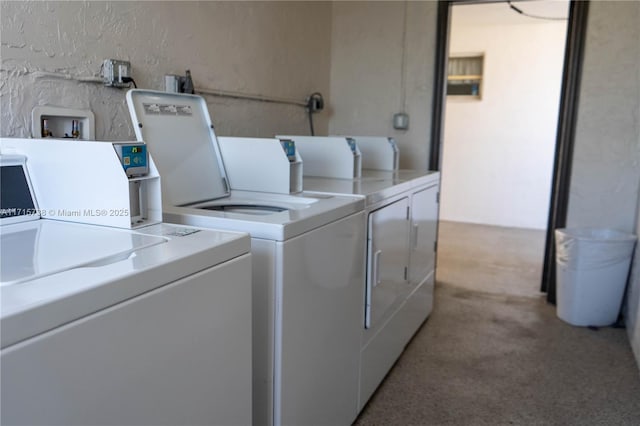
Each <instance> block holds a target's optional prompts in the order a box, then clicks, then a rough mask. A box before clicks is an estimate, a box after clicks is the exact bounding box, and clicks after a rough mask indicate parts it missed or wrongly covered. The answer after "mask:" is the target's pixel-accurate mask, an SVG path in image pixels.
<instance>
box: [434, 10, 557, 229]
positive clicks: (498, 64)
mask: <svg viewBox="0 0 640 426" xmlns="http://www.w3.org/2000/svg"><path fill="white" fill-rule="evenodd" d="M486 7H490V6H489V5H472V6H456V7H453V14H452V20H451V40H450V44H449V51H450V52H451V53H452V54H469V53H484V55H485V60H484V81H483V88H482V92H483V93H482V99H481V100H469V99H460V98H455V97H451V96H449V97H447V103H446V118H445V129H444V143H443V160H442V202H441V205H440V217H441V218H442V219H444V220H452V221H458V222H471V223H483V224H489V225H499V226H511V227H520V228H535V229H546V227H547V218H548V215H549V197H550V188H551V174H552V170H553V158H554V147H555V139H556V129H557V121H558V108H559V104H560V87H561V79H562V66H563V61H564V57H563V55H564V45H565V37H566V22H564V21H560V22H548V21H537V20H532V19H529V20H528V21H526V22H527V23H526V24H524V23H523V24H519V25H515V24H497V23H495V22H497V21H495V19H494V21H491V22H492V23H487V22H489V21H487V22H485V21H486V20H487V19H488V17H486V18H485V17H484V15H481V14H478V16H477V17H476V18H475V19H473V20H472V21H471V22H473V24H471V23H469V22H468V20H465V21H461V19H460V13H468V11H467V10H464V9H468V8H471V9H478V8H486ZM504 13H506V14H509V13H511V14H512V12H511V11H509V10H508V8H506V7H505V12H504ZM463 16H465V15H463ZM491 17H493V15H491ZM507 18H508V16H507V17H505V21H506V19H507ZM505 21H503V22H505Z"/></svg>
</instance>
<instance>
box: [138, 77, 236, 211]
mask: <svg viewBox="0 0 640 426" xmlns="http://www.w3.org/2000/svg"><path fill="white" fill-rule="evenodd" d="M127 104H128V106H129V113H130V114H131V121H132V122H133V127H134V130H135V133H136V138H137V139H138V140H139V141H144V142H146V143H147V146H148V147H149V151H150V153H151V156H152V158H153V160H154V162H155V164H156V166H157V168H158V171H159V172H160V176H161V178H162V196H163V202H164V203H165V204H170V205H173V206H181V205H187V204H193V203H198V202H202V201H208V200H214V199H218V198H223V197H226V196H228V195H229V194H230V192H229V189H230V188H229V185H228V180H227V174H226V171H225V169H224V164H223V163H222V156H221V154H220V148H219V147H218V140H217V139H216V134H215V131H214V128H213V124H212V123H211V117H210V116H209V110H208V109H207V104H206V102H205V100H204V99H203V98H202V97H201V96H195V95H188V94H184V93H169V92H159V91H153V90H138V89H133V90H130V91H129V92H128V93H127Z"/></svg>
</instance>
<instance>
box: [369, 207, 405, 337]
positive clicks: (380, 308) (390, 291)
mask: <svg viewBox="0 0 640 426" xmlns="http://www.w3.org/2000/svg"><path fill="white" fill-rule="evenodd" d="M367 250H368V252H367V294H366V309H365V328H373V327H375V326H376V324H378V323H382V322H383V320H384V319H385V318H386V317H388V316H389V315H391V314H392V313H393V312H394V311H395V310H396V308H397V306H399V305H400V304H401V303H402V301H403V300H404V294H405V291H404V289H405V288H406V287H407V273H408V263H409V200H408V198H406V197H405V198H402V199H400V200H398V201H396V202H394V203H392V204H389V205H386V206H384V207H382V208H380V209H378V210H375V211H373V212H371V213H370V214H369V218H368V238H367Z"/></svg>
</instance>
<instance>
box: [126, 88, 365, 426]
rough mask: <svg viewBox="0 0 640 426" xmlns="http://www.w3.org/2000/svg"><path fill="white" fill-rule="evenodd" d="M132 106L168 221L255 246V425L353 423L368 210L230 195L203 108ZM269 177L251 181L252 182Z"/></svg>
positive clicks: (166, 103)
mask: <svg viewBox="0 0 640 426" xmlns="http://www.w3.org/2000/svg"><path fill="white" fill-rule="evenodd" d="M127 102H128V104H129V108H130V112H131V118H132V121H133V125H134V128H135V131H136V136H137V138H138V140H144V141H145V142H146V143H147V145H148V146H149V150H150V152H151V153H152V154H153V158H154V160H155V162H156V165H157V167H158V170H159V171H160V174H161V176H162V179H163V180H162V189H163V201H164V206H163V210H164V219H165V220H166V221H171V222H178V223H183V224H189V225H195V226H202V227H215V228H220V229H230V230H236V231H246V232H249V233H250V234H251V253H252V261H253V264H252V265H253V361H254V364H253V375H254V381H253V386H254V387H253V389H254V402H253V410H254V417H253V423H254V424H269V425H270V424H275V425H317V424H327V425H328V424H331V425H338V424H344V425H346V424H350V423H352V422H353V420H354V419H355V417H356V415H357V412H358V374H359V373H358V371H359V363H360V355H359V354H360V340H361V325H360V324H361V321H360V311H361V310H362V309H364V305H363V299H362V294H363V291H364V289H363V283H364V271H363V269H362V268H361V265H362V263H363V262H364V253H365V247H364V242H365V221H364V213H363V207H364V202H363V200H362V199H361V198H358V197H348V196H334V195H321V194H316V195H313V196H309V195H308V194H306V193H304V192H303V193H300V194H296V195H283V194H269V193H262V192H251V191H236V190H232V188H233V182H229V181H228V179H227V174H226V172H225V167H224V163H223V158H222V157H221V156H220V150H219V146H218V142H217V139H216V135H215V132H214V129H213V125H212V123H211V119H210V117H209V113H208V110H207V107H206V103H205V101H204V99H202V98H201V97H199V96H193V95H185V94H175V93H165V92H152V91H143V90H132V91H129V93H128V94H127ZM265 166H266V165H265ZM265 169H267V167H265ZM265 169H256V170H253V171H252V172H253V173H254V175H255V179H261V175H262V174H263V173H265V171H264V170H265Z"/></svg>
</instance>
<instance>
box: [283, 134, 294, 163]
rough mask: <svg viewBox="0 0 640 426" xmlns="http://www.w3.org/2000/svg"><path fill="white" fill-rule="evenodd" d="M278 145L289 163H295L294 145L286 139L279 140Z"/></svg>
mask: <svg viewBox="0 0 640 426" xmlns="http://www.w3.org/2000/svg"><path fill="white" fill-rule="evenodd" d="M280 143H281V144H282V149H284V153H285V154H286V155H287V158H288V159H289V161H296V143H295V142H294V141H292V140H288V139H284V140H281V141H280Z"/></svg>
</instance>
